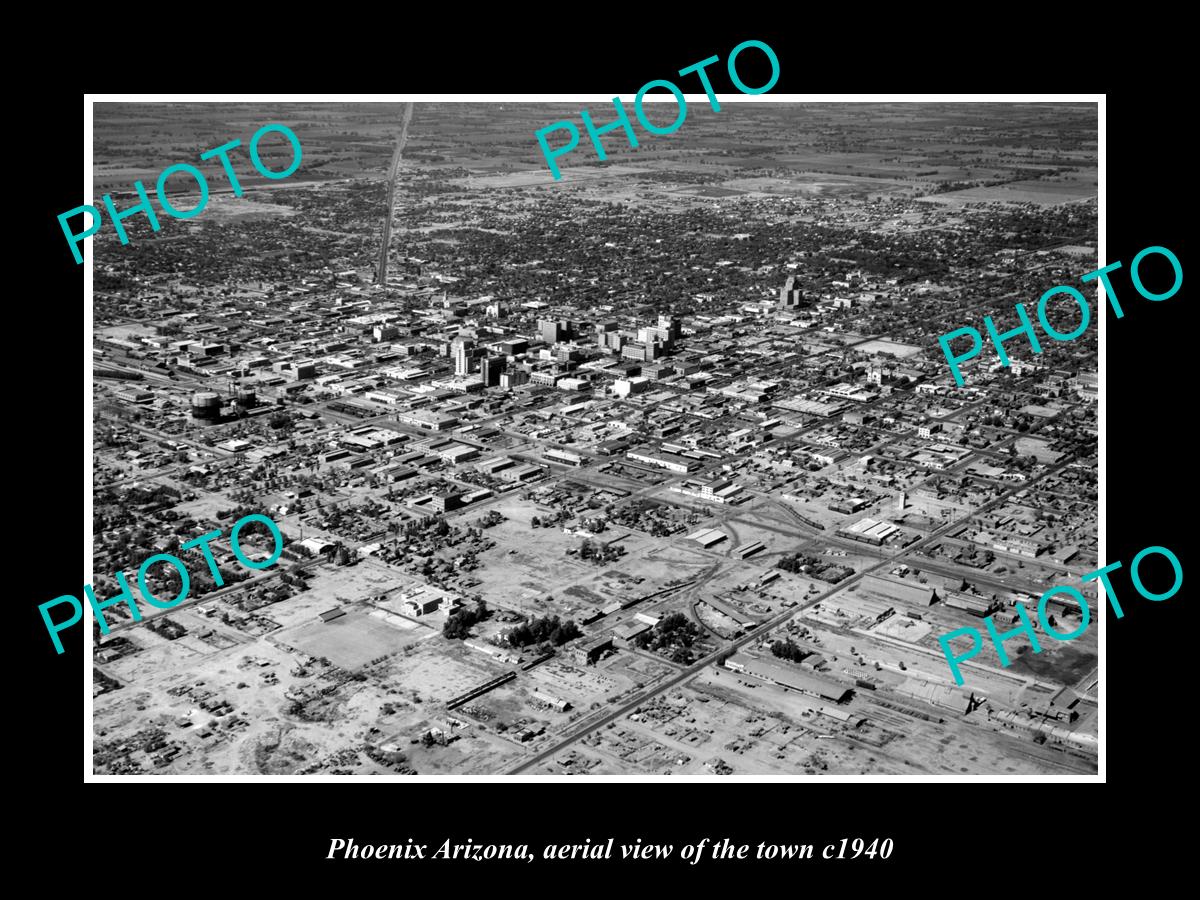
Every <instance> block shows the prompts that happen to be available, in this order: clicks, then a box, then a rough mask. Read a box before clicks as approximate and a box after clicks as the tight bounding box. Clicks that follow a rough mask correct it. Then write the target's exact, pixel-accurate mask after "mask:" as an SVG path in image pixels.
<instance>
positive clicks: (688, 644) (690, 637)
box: [634, 612, 701, 665]
mask: <svg viewBox="0 0 1200 900" xmlns="http://www.w3.org/2000/svg"><path fill="white" fill-rule="evenodd" d="M700 633H701V632H700V626H699V625H697V624H696V623H695V622H693V621H691V620H690V619H689V618H688V617H687V616H685V615H684V614H683V613H678V612H675V613H671V614H670V615H668V616H663V618H661V619H659V621H658V624H657V625H655V626H654V627H653V628H651V629H650V630H649V631H645V632H643V633H642V634H639V635H638V636H637V637H636V638H635V639H634V643H635V644H637V646H638V647H641V648H642V649H643V650H653V651H655V652H656V653H665V654H666V655H667V656H668V658H669V659H670V660H671V661H672V662H677V663H682V664H684V665H686V664H688V663H690V662H691V661H692V645H693V644H695V643H696V639H697V638H699V637H700Z"/></svg>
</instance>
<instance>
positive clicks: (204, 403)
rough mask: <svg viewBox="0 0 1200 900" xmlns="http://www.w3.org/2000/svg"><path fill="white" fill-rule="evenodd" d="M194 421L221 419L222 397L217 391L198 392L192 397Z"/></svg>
mask: <svg viewBox="0 0 1200 900" xmlns="http://www.w3.org/2000/svg"><path fill="white" fill-rule="evenodd" d="M192 418H193V419H219V418H221V395H220V394H218V393H216V392H215V391H197V392H196V393H195V394H193V395H192Z"/></svg>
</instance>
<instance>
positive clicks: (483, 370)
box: [479, 356, 507, 387]
mask: <svg viewBox="0 0 1200 900" xmlns="http://www.w3.org/2000/svg"><path fill="white" fill-rule="evenodd" d="M506 362H507V360H506V359H505V357H503V356H485V357H483V359H482V360H481V361H480V363H479V373H480V377H479V380H480V381H482V382H483V386H484V387H495V386H496V385H498V384H499V383H500V374H501V373H502V372H503V371H504V366H505V363H506Z"/></svg>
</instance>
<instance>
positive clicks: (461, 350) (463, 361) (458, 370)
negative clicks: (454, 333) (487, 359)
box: [452, 338, 475, 375]
mask: <svg viewBox="0 0 1200 900" xmlns="http://www.w3.org/2000/svg"><path fill="white" fill-rule="evenodd" d="M452 347H453V352H454V374H455V375H470V374H471V360H472V359H474V356H475V354H474V352H473V351H474V350H475V342H474V341H469V340H467V339H466V338H455V339H454V342H453V344H452Z"/></svg>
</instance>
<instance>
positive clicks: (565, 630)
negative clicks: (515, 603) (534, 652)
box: [505, 616, 583, 647]
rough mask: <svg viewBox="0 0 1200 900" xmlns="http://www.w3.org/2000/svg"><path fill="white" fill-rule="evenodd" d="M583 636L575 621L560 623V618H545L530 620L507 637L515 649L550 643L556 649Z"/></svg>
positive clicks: (513, 629)
mask: <svg viewBox="0 0 1200 900" xmlns="http://www.w3.org/2000/svg"><path fill="white" fill-rule="evenodd" d="M581 634H583V632H582V631H580V630H579V626H578V625H576V624H575V622H574V620H572V619H567V621H565V622H561V621H559V618H558V616H543V617H541V618H540V619H530V620H529V621H528V622H522V623H521V624H520V625H517V626H516V627H515V628H512V629H510V630H509V632H508V634H507V635H506V636H505V640H507V641H508V643H509V644H511V645H512V646H513V647H528V646H529V645H530V644H541V643H549V644H552V645H553V646H555V647H558V646H561V645H562V644H565V643H566V642H567V641H570V640H573V639H574V638H577V637H579V636H580V635H581Z"/></svg>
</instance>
